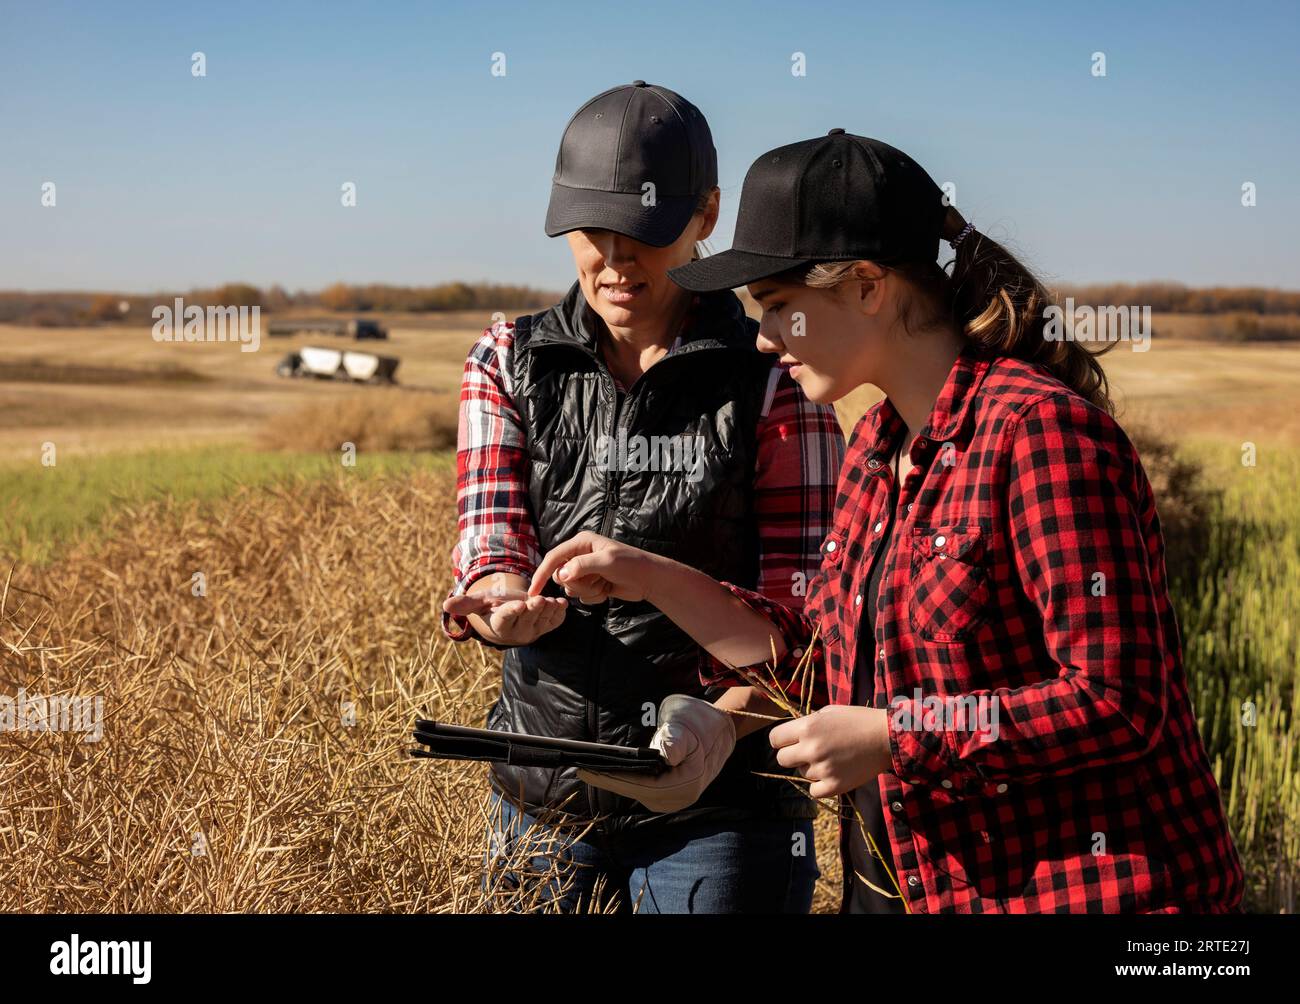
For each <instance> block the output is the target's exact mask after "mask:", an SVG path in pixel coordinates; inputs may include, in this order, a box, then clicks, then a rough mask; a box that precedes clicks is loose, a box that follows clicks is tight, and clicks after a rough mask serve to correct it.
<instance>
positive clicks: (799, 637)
mask: <svg viewBox="0 0 1300 1004" xmlns="http://www.w3.org/2000/svg"><path fill="white" fill-rule="evenodd" d="M722 586H723V588H725V589H726V590H727V591H728V592H730V593H731V595H732V596H734V597H736V599H738V600H740V602H741V603H743V604H745V606H747V607H749V609H751V610H753V611H754V612H755V613H757V614H759V615H760V616H762V617H764V618H766V619H767V620H768V621H769V622H770V623H771V626H772V633H773V634H776V635H779V636H780V637H781V639H782V641H784V642H785V649H786V651H785V654H784V655H783V656H782V657H781V658H780V659H778V660H777V662H776V664H775V665H772V664H771V661H770V660H764V661H763V662H756V663H754V664H753V665H751V666H741V667H733V666H729V665H727V664H726V663H725V662H723V661H722V660H721V659H716V658H714V657H713V656H712V655H710V654H709V652H708V650H707V649H705V648H701V649H700V683H702V684H703V685H704V686H706V687H712V686H725V687H744V686H749V685H750V681H749V680H747V679H745V676H744V675H743V674H742V672H741V671H742V670H743V671H745V672H747V673H748V674H749V675H751V676H753V677H757V678H758V679H759V680H761V681H763V682H764V683H766V684H768V685H769V686H771V685H772V684H773V682H774V679H775V681H776V682H779V684H780V686H781V687H782V689H784V691H785V692H786V694H787V695H789V696H790V697H801V696H802V689H803V688H802V687H801V685H800V681H799V679H798V677H799V666H800V664H801V663H802V662H803V660H804V656H805V654H806V652H805V650H806V649H807V648H808V647H809V641H808V635H809V633H810V632H809V631H808V630H807V622H806V621H805V620H804V618H803V615H802V614H800V613H799V612H798V611H794V610H791V609H790V608H789V607H787V606H785V605H784V604H782V603H779V602H778V601H776V600H773V599H770V598H769V597H767V596H764V595H763V594H762V593H757V592H754V591H753V590H751V589H744V588H742V587H740V586H736V585H732V584H731V583H730V582H724V583H722ZM812 648H813V653H812V656H811V658H812V660H813V668H812V672H811V674H810V676H811V677H812V679H813V682H814V683H815V682H816V680H817V679H818V678H819V677H820V676H821V675H822V661H821V660H822V652H821V642H820V641H817V642H814V643H813V645H812Z"/></svg>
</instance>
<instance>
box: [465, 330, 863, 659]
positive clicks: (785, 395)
mask: <svg viewBox="0 0 1300 1004" xmlns="http://www.w3.org/2000/svg"><path fill="white" fill-rule="evenodd" d="M693 316H694V315H693V314H691V315H688V317H687V320H686V322H685V325H684V329H683V334H682V335H679V336H678V338H677V341H676V342H674V343H673V346H672V348H673V349H676V348H677V347H678V346H679V345H680V344H682V342H683V341H684V340H686V339H688V338H689V337H690V327H689V326H690V324H691V322H692V319H693ZM513 344H514V325H513V324H511V323H509V322H500V323H497V324H495V325H493V326H492V327H491V328H488V329H487V330H486V331H484V332H483V335H482V337H480V338H479V340H478V341H477V342H476V343H475V344H474V347H473V349H471V350H470V353H469V358H468V359H467V360H466V362H465V374H464V379H463V381H462V383H461V391H460V428H459V434H458V437H457V438H458V443H457V451H456V468H457V499H456V501H457V508H458V510H459V514H460V537H459V540H458V541H457V543H456V546H455V547H454V548H453V550H452V568H453V572H454V575H455V584H454V586H453V589H452V595H458V594H460V593H463V592H464V591H465V590H467V589H468V588H469V587H470V585H471V584H472V583H473V582H474V581H475V580H477V579H479V578H481V577H482V576H484V575H489V574H492V573H493V572H513V573H514V574H516V575H522V576H525V577H530V576H531V575H532V574H533V572H534V571H535V570H536V568H537V566H538V565H539V564H540V563H541V555H540V553H539V550H538V543H537V530H536V526H535V525H534V522H533V516H532V513H531V511H530V508H529V501H528V452H527V449H526V448H525V439H524V429H523V423H522V420H521V418H520V415H519V411H518V409H517V408H516V406H515V403H514V400H513V397H512V388H511V387H510V386H509V379H508V374H509V373H510V365H509V355H510V351H511V348H512V346H513ZM670 351H671V350H670ZM775 362H776V359H775V357H773V364H774V365H773V367H772V370H771V372H770V377H769V379H768V386H767V394H766V397H765V399H764V403H763V409H762V417H761V418H760V420H759V428H758V440H757V460H756V464H755V468H754V507H755V514H756V517H757V523H758V541H759V577H758V588H757V591H758V593H759V594H760V595H762V596H764V597H767V598H768V599H770V600H772V601H773V602H775V603H777V604H779V605H782V606H785V607H788V608H790V609H799V608H801V607H802V605H803V602H804V594H805V592H806V591H805V590H804V589H803V588H800V583H806V582H807V581H808V580H809V579H810V578H812V576H813V574H814V573H815V572H816V570H817V566H818V564H819V563H820V561H821V554H820V550H819V549H820V547H821V542H822V540H824V539H825V537H826V533H827V530H828V529H829V523H830V514H831V510H832V508H833V506H834V499H835V484H836V481H837V478H838V475H839V470H840V465H841V463H842V462H843V460H844V435H843V433H842V432H841V431H840V426H839V422H838V421H837V420H836V418H835V412H834V410H833V409H832V408H830V407H828V406H825V405H819V404H814V403H812V402H811V401H809V400H808V398H807V397H805V396H804V393H803V391H802V390H801V389H800V388H799V385H798V384H796V383H795V382H794V380H793V379H791V377H790V375H789V373H788V372H786V371H785V370H784V369H781V368H780V367H778V366H776V365H775ZM620 389H625V388H620ZM443 629H444V630H445V631H446V633H447V635H448V637H450V638H452V639H453V640H455V641H463V640H465V639H467V638H471V637H474V638H476V637H477V633H476V632H475V631H474V629H473V627H472V626H471V625H470V624H469V622H468V621H467V620H465V619H464V618H459V617H451V616H450V615H447V614H444V615H443Z"/></svg>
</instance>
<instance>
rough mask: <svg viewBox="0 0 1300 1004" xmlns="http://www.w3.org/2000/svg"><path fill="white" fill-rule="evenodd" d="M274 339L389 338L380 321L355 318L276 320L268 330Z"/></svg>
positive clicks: (358, 339) (359, 339)
mask: <svg viewBox="0 0 1300 1004" xmlns="http://www.w3.org/2000/svg"><path fill="white" fill-rule="evenodd" d="M267 331H268V333H269V334H270V336H271V337H272V338H286V337H288V336H289V335H298V334H304V335H336V336H337V337H339V338H354V339H356V340H357V341H361V340H362V339H366V338H387V337H388V330H387V329H386V328H384V327H382V326H381V325H380V324H379V322H378V321H367V320H365V319H363V318H360V317H354V318H353V319H352V320H350V321H342V320H334V319H333V318H324V319H317V320H299V321H292V320H275V321H272V322H271V323H270V325H269V326H268V328H267Z"/></svg>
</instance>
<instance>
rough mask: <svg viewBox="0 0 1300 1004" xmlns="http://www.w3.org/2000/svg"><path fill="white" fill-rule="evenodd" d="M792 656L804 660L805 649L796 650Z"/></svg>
mask: <svg viewBox="0 0 1300 1004" xmlns="http://www.w3.org/2000/svg"><path fill="white" fill-rule="evenodd" d="M790 654H791V655H792V656H794V657H795V658H796V659H802V658H803V649H801V648H796V649H795V650H794V651H793V652H791V653H790Z"/></svg>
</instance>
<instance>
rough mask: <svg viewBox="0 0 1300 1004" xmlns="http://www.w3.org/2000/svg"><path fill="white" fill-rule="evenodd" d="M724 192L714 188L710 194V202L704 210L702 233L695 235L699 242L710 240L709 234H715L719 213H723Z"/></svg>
mask: <svg viewBox="0 0 1300 1004" xmlns="http://www.w3.org/2000/svg"><path fill="white" fill-rule="evenodd" d="M721 205H722V192H721V190H720V189H718V188H716V187H715V188H714V189H713V191H711V192H710V193H709V201H708V202H706V203H705V205H704V209H703V210H702V213H703V216H704V219H703V220H701V221H700V232H699V233H698V234H696V235H695V239H696V240H697V241H703V240H708V238H709V234H711V233H713V228H714V227H716V226H717V225H718V213H719V212H720V211H721Z"/></svg>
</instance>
